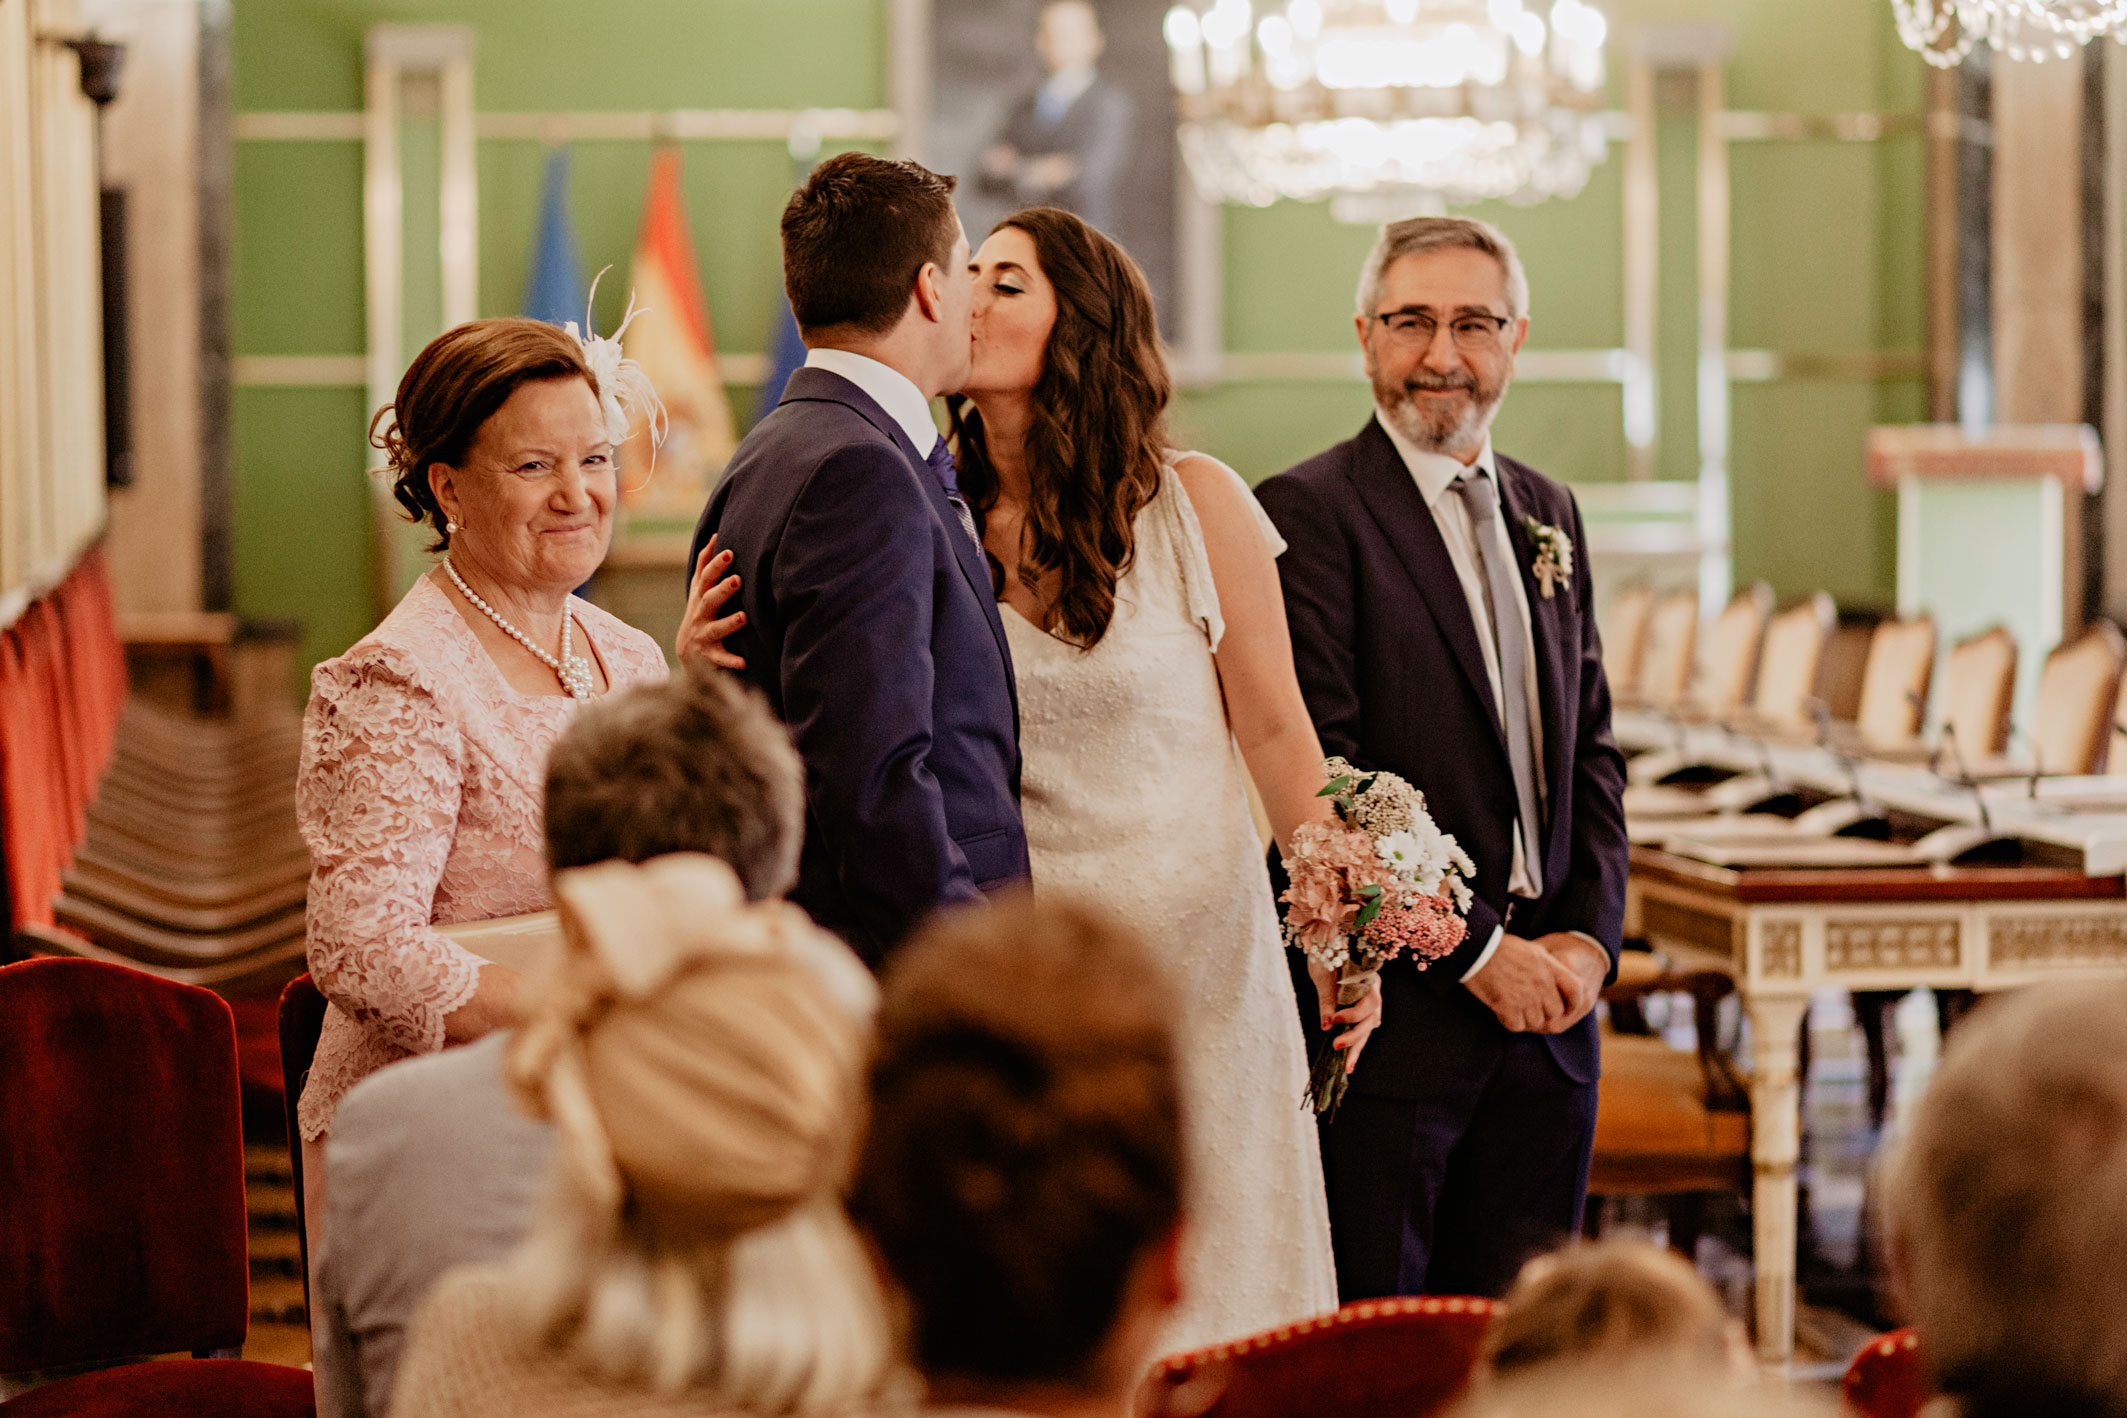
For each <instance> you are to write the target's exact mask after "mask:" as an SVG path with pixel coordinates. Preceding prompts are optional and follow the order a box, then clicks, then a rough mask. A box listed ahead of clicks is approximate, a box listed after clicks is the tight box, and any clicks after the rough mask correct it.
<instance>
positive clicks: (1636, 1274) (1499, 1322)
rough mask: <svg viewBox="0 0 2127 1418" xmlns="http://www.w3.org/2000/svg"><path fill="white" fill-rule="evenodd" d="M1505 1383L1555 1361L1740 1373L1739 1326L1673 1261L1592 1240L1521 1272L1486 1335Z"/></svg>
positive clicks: (1743, 1359) (1745, 1356)
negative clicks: (1504, 1304)
mask: <svg viewBox="0 0 2127 1418" xmlns="http://www.w3.org/2000/svg"><path fill="white" fill-rule="evenodd" d="M1484 1358H1485V1364H1486V1367H1487V1368H1488V1369H1489V1371H1490V1372H1491V1373H1492V1374H1494V1375H1495V1376H1498V1377H1502V1378H1504V1377H1506V1376H1508V1375H1512V1374H1519V1373H1525V1372H1530V1371H1533V1370H1537V1369H1541V1368H1544V1367H1546V1366H1549V1365H1555V1364H1561V1363H1617V1364H1624V1363H1641V1362H1644V1363H1651V1364H1657V1365H1664V1366H1673V1367H1678V1368H1685V1369H1696V1370H1699V1371H1702V1372H1704V1373H1705V1374H1707V1375H1709V1376H1717V1375H1720V1374H1723V1373H1731V1374H1735V1375H1737V1376H1739V1377H1740V1376H1748V1375H1749V1374H1750V1372H1751V1361H1750V1352H1749V1350H1748V1348H1746V1347H1745V1344H1744V1336H1743V1327H1742V1326H1741V1325H1740V1324H1738V1323H1737V1322H1736V1321H1735V1320H1734V1319H1733V1318H1732V1317H1730V1315H1729V1313H1728V1311H1727V1310H1726V1309H1724V1308H1723V1307H1722V1305H1721V1297H1720V1296H1718V1295H1716V1294H1715V1293H1714V1292H1713V1288H1712V1287H1711V1286H1709V1285H1708V1284H1707V1283H1706V1282H1705V1281H1704V1280H1702V1279H1700V1278H1699V1273H1698V1272H1697V1271H1696V1270H1693V1269H1692V1268H1691V1266H1690V1265H1689V1264H1687V1263H1686V1262H1685V1261H1684V1260H1683V1259H1682V1258H1681V1257H1680V1256H1678V1255H1676V1254H1675V1253H1674V1252H1671V1251H1667V1250H1664V1249H1662V1248H1660V1247H1658V1246H1653V1245H1649V1244H1647V1243H1646V1242H1643V1241H1600V1242H1597V1243H1595V1244H1593V1245H1586V1246H1573V1247H1570V1248H1568V1249H1566V1250H1563V1251H1559V1252H1556V1253H1555V1254H1552V1255H1546V1256H1538V1257H1537V1258H1536V1259H1535V1260H1532V1261H1530V1262H1529V1263H1528V1265H1527V1266H1525V1267H1523V1269H1522V1272H1521V1276H1520V1278H1519V1279H1517V1280H1516V1281H1515V1282H1514V1288H1513V1290H1512V1291H1511V1292H1509V1294H1508V1295H1507V1300H1506V1307H1505V1308H1504V1309H1503V1310H1502V1311H1501V1312H1500V1313H1499V1314H1498V1316H1497V1317H1496V1318H1495V1319H1494V1320H1493V1321H1492V1328H1491V1330H1490V1332H1489V1333H1487V1334H1486V1336H1485V1347H1484Z"/></svg>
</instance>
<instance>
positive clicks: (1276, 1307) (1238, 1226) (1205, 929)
mask: <svg viewBox="0 0 2127 1418" xmlns="http://www.w3.org/2000/svg"><path fill="white" fill-rule="evenodd" d="M1178 456H1188V455H1178ZM1220 467H1221V469H1222V470H1223V471H1224V473H1225V475H1226V476H1228V477H1231V478H1233V479H1234V481H1235V482H1236V483H1239V482H1240V475H1239V474H1238V473H1235V472H1234V471H1233V470H1232V469H1230V468H1225V467H1224V465H1223V464H1221V465H1220ZM1244 491H1245V488H1244ZM1249 505H1250V506H1254V505H1255V499H1254V497H1253V496H1250V497H1249ZM1257 516H1258V518H1259V519H1260V520H1261V523H1262V528H1263V534H1264V537H1265V539H1266V540H1267V541H1268V542H1269V543H1270V546H1271V549H1272V551H1273V553H1274V554H1275V553H1282V552H1283V551H1284V549H1285V544H1284V542H1283V540H1282V539H1281V538H1279V536H1278V534H1277V531H1276V529H1275V528H1274V527H1272V526H1271V524H1270V520H1269V518H1268V517H1265V516H1263V514H1262V513H1261V511H1260V510H1258V512H1257ZM1136 530H1137V554H1136V559H1135V561H1134V562H1133V563H1132V565H1131V567H1130V569H1129V570H1128V571H1127V572H1126V573H1125V574H1124V576H1123V579H1122V581H1121V582H1120V584H1119V585H1118V586H1117V587H1116V596H1115V618H1114V620H1113V622H1112V623H1111V624H1110V625H1109V627H1108V631H1107V634H1106V635H1104V636H1103V637H1102V638H1101V640H1100V643H1099V644H1097V645H1096V646H1094V648H1093V649H1092V650H1090V651H1082V650H1080V649H1078V648H1077V647H1076V646H1073V645H1071V644H1068V643H1066V642H1064V641H1062V640H1059V639H1057V638H1055V637H1054V636H1051V635H1048V634H1045V633H1043V632H1042V631H1041V630H1039V629H1037V628H1036V627H1035V626H1033V625H1032V624H1031V623H1029V622H1028V621H1027V620H1026V619H1025V618H1024V617H1022V616H1020V615H1019V614H1018V613H1017V612H1015V611H1014V610H1012V609H1011V608H1010V607H1009V606H1004V605H1000V607H999V611H1000V613H1001V614H1002V615H1003V617H1004V622H1005V629H1006V634H1007V636H1008V637H1009V639H1010V641H1011V647H1012V663H1013V667H1014V670H1015V672H1016V673H1017V675H1018V679H1019V710H1020V750H1021V754H1022V757H1023V760H1024V767H1023V770H1022V787H1021V805H1022V808H1023V810H1024V814H1025V818H1026V831H1027V846H1028V849H1029V851H1030V853H1031V855H1032V858H1033V873H1034V891H1035V895H1036V896H1037V897H1039V896H1045V895H1057V896H1063V895H1069V896H1073V897H1077V898H1080V899H1085V900H1090V901H1093V902H1095V903H1097V904H1099V905H1101V906H1103V907H1105V908H1107V909H1108V910H1109V911H1110V912H1112V913H1114V914H1115V915H1116V916H1118V917H1119V918H1120V919H1122V920H1124V921H1126V922H1128V923H1129V924H1130V925H1131V926H1133V927H1134V928H1136V929H1137V930H1138V931H1139V932H1140V933H1141V934H1142V935H1143V936H1144V938H1145V939H1146V940H1147V941H1148V942H1149V943H1150V945H1151V946H1152V947H1153V949H1155V950H1156V951H1158V952H1159V953H1160V954H1161V955H1162V956H1163V957H1164V958H1165V959H1166V960H1167V962H1168V964H1169V967H1170V969H1171V970H1172V971H1173V973H1174V976H1175V978H1176V980H1177V982H1178V983H1179V985H1180V986H1181V989H1182V1004H1181V1052H1182V1074H1183V1103H1184V1108H1185V1118H1184V1124H1185V1128H1186V1130H1187V1136H1186V1148H1187V1151H1186V1155H1187V1157H1188V1159H1189V1163H1190V1172H1191V1191H1190V1198H1189V1200H1190V1215H1189V1226H1188V1230H1187V1233H1186V1237H1185V1241H1184V1246H1185V1254H1184V1279H1185V1284H1186V1289H1187V1293H1186V1295H1185V1297H1184V1300H1183V1305H1182V1308H1181V1309H1180V1310H1179V1311H1178V1312H1177V1314H1176V1316H1175V1318H1174V1320H1173V1321H1172V1322H1171V1323H1170V1325H1169V1328H1168V1331H1167V1333H1166V1335H1165V1337H1164V1349H1163V1351H1162V1352H1167V1353H1172V1352H1175V1351H1178V1350H1183V1349H1191V1348H1196V1347H1199V1346H1202V1345H1207V1344H1216V1343H1222V1342H1224V1341H1226V1340H1230V1339H1237V1338H1240V1337H1242V1336H1244V1335H1248V1334H1252V1333H1254V1332H1256V1331H1258V1330H1262V1329H1267V1328H1270V1327H1272V1326H1274V1325H1279V1324H1284V1323H1288V1322H1290V1321H1293V1320H1297V1319H1302V1318H1304V1317H1306V1316H1309V1315H1313V1314H1318V1313H1320V1312H1322V1311H1325V1310H1332V1309H1335V1308H1336V1305H1337V1285H1336V1271H1335V1266H1334V1263H1333V1262H1332V1260H1331V1258H1330V1248H1329V1211H1328V1206H1327V1203H1326V1201H1325V1199H1324V1194H1323V1187H1322V1162H1321V1155H1320V1152H1319V1150H1318V1146H1317V1142H1316V1138H1315V1126H1314V1120H1313V1117H1312V1116H1311V1115H1310V1114H1309V1113H1307V1112H1306V1111H1304V1110H1303V1109H1302V1107H1301V1102H1300V1100H1301V1094H1302V1093H1303V1091H1304V1090H1305V1088H1306V1083H1307V1059H1306V1052H1305V1046H1304V1044H1303V1043H1302V1040H1301V1035H1300V1025H1299V1020H1298V1017H1297V1014H1296V1012H1295V1008H1294V1004H1293V990H1292V983H1291V977H1290V975H1289V974H1288V973H1287V971H1286V964H1285V958H1284V954H1285V952H1284V947H1283V945H1282V944H1281V943H1280V941H1279V939H1278V922H1277V915H1276V908H1275V906H1274V904H1273V902H1272V899H1271V894H1270V883H1269V879H1268V873H1267V872H1266V871H1265V868H1264V863H1263V852H1262V850H1261V847H1260V845H1259V842H1258V839H1257V836H1256V829H1255V824H1254V821H1253V819H1252V817H1251V815H1250V812H1249V807H1248V799H1247V789H1246V788H1245V787H1244V786H1243V782H1244V780H1243V773H1244V771H1245V770H1244V768H1243V765H1242V762H1241V756H1240V751H1239V749H1238V747H1237V746H1236V745H1235V743H1234V739H1233V731H1232V729H1231V728H1230V727H1229V725H1228V723H1227V720H1226V707H1225V700H1224V698H1223V696H1222V694H1221V692H1220V688H1219V678H1218V671H1217V669H1216V667H1215V666H1214V664H1213V661H1212V652H1213V651H1214V650H1216V649H1217V648H1218V644H1219V640H1220V638H1221V636H1222V635H1223V634H1224V632H1225V622H1224V620H1223V619H1222V618H1221V617H1220V615H1219V602H1218V594H1217V591H1216V589H1215V587H1214V586H1213V584H1212V579H1211V566H1210V562H1209V560H1208V559H1207V558H1206V555H1205V551H1204V539H1203V533H1202V531H1201V529H1200V528H1199V526H1198V523H1197V519H1196V513H1195V511H1194V510H1193V509H1192V508H1191V506H1190V503H1189V496H1188V494H1187V492H1186V491H1185V490H1184V489H1183V486H1182V483H1181V479H1180V478H1179V477H1178V476H1177V475H1176V473H1175V471H1174V469H1173V467H1172V466H1171V464H1170V466H1169V467H1168V468H1167V469H1166V470H1165V472H1164V473H1163V474H1162V476H1161V479H1160V488H1159V492H1158V493H1157V494H1156V495H1155V496H1154V498H1153V499H1152V501H1151V502H1150V503H1148V504H1147V505H1146V506H1145V508H1144V510H1143V511H1141V512H1140V513H1139V514H1138V517H1137V524H1136Z"/></svg>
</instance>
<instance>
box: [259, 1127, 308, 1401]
mask: <svg viewBox="0 0 2127 1418" xmlns="http://www.w3.org/2000/svg"><path fill="white" fill-rule="evenodd" d="M244 1199H245V1201H246V1203H247V1204H248V1208H249V1210H250V1213H251V1332H250V1334H249V1335H247V1336H246V1337H245V1339H244V1357H245V1358H246V1359H258V1360H261V1361H263V1362H265V1363H269V1364H294V1365H301V1366H308V1364H309V1363H310V1329H309V1327H308V1326H307V1325H305V1324H304V1323H303V1270H302V1260H301V1255H302V1250H301V1247H300V1245H299V1242H298V1237H297V1234H296V1224H295V1177H294V1175H293V1174H292V1172H291V1171H290V1169H289V1165H288V1149H287V1148H286V1147H284V1146H282V1145H280V1144H279V1143H270V1144H254V1145H252V1146H249V1147H246V1148H245V1149H244Z"/></svg>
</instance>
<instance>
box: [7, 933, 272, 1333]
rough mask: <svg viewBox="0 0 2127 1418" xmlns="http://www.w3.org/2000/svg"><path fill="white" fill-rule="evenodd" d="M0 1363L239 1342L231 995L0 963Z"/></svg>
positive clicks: (240, 1183) (242, 1301)
mask: <svg viewBox="0 0 2127 1418" xmlns="http://www.w3.org/2000/svg"><path fill="white" fill-rule="evenodd" d="M0 1020H5V1021H6V1023H5V1026H4V1028H5V1031H6V1032H5V1039H6V1046H5V1047H4V1048H0V1138H5V1139H6V1143H5V1145H4V1146H0V1197H5V1198H6V1201H5V1203H4V1204H0V1275H5V1276H7V1277H8V1281H7V1283H6V1284H4V1285H0V1373H10V1372H15V1371H18V1370H25V1369H49V1368H57V1367H59V1366H61V1365H64V1364H74V1363H82V1362H87V1361H91V1360H97V1359H114V1358H119V1357H123V1356H128V1355H136V1354H169V1353H173V1352H177V1351H184V1350H189V1351H192V1352H194V1353H198V1352H203V1351H206V1350H226V1349H234V1348H236V1347H238V1346H240V1345H242V1344H243V1342H244V1334H245V1330H246V1327H247V1324H248V1322H249V1318H250V1312H249V1307H250V1298H249V1282H250V1261H249V1257H248V1254H247V1249H246V1243H245V1242H246V1238H245V1225H246V1221H245V1210H244V1135H243V1114H242V1104H241V1102H240V1101H239V1096H238V1085H237V1064H236V1026H235V1024H234V1023H233V1022H232V1020H231V1019H230V1015H229V1006H228V1005H226V1004H224V1003H223V1002H222V1001H221V999H220V998H219V997H218V996H216V995H214V994H213V993H211V992H209V991H207V990H203V989H199V988H197V987H196V986H192V985H181V984H177V983H176V982H174V981H170V980H163V979H158V978H156V977H155V976H153V975H148V974H144V973H142V972H141V971H138V970H129V969H126V968H125V967H124V966H120V965H107V964H104V963H102V962H100V961H94V960H62V959H39V960H27V961H24V962H22V963H21V964H18V965H8V966H4V967H0Z"/></svg>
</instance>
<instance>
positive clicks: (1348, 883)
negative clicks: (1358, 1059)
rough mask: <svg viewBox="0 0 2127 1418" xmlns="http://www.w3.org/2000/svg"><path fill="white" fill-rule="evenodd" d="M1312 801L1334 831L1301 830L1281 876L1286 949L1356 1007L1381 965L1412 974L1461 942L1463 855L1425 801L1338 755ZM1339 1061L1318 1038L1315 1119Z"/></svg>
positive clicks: (1331, 1091) (1331, 1107) (1321, 825)
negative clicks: (1331, 974) (1323, 972)
mask: <svg viewBox="0 0 2127 1418" xmlns="http://www.w3.org/2000/svg"><path fill="white" fill-rule="evenodd" d="M1322 767H1323V770H1324V771H1325V772H1327V773H1328V774H1329V782H1328V783H1327V784H1325V785H1324V786H1323V788H1322V791H1321V793H1320V794H1318V796H1320V797H1325V798H1328V799H1330V801H1331V802H1332V803H1333V804H1334V805H1335V807H1336V810H1337V821H1336V823H1335V824H1330V823H1326V822H1306V823H1302V824H1301V825H1300V827H1299V828H1298V830H1296V831H1295V832H1294V833H1293V838H1292V850H1291V851H1290V852H1288V853H1287V854H1286V856H1285V872H1286V875H1287V876H1289V877H1290V878H1291V879H1292V884H1291V885H1290V886H1289V887H1287V888H1286V890H1285V893H1284V895H1283V896H1281V897H1280V898H1279V899H1280V900H1282V901H1283V902H1284V903H1285V943H1286V944H1287V945H1292V946H1297V947H1298V948H1300V949H1301V950H1304V951H1305V952H1307V954H1308V956H1309V958H1311V959H1313V960H1316V961H1319V962H1320V963H1321V964H1323V965H1325V966H1327V967H1328V968H1329V969H1332V970H1335V971H1337V972H1338V973H1337V1007H1338V1008H1339V1009H1342V1008H1343V1007H1344V1006H1346V1005H1350V1004H1356V1003H1358V1002H1359V1001H1360V1000H1361V999H1363V998H1364V997H1365V995H1366V992H1367V990H1368V989H1370V988H1372V986H1373V984H1374V981H1375V980H1376V979H1377V978H1379V976H1380V972H1381V967H1382V966H1383V965H1385V964H1387V963H1388V962H1389V961H1391V960H1393V959H1395V958H1396V957H1397V956H1399V955H1409V956H1410V957H1411V958H1412V959H1413V960H1414V961H1415V962H1416V963H1417V966H1418V968H1419V969H1421V970H1423V969H1424V968H1425V967H1426V966H1428V965H1430V964H1432V962H1433V961H1435V960H1438V959H1439V958H1440V957H1441V956H1443V955H1446V954H1447V953H1448V952H1450V951H1452V950H1453V949H1454V948H1455V947H1456V946H1458V945H1460V944H1461V943H1462V938H1463V935H1464V934H1465V933H1466V932H1467V931H1468V929H1469V927H1468V925H1467V924H1466V923H1465V922H1464V921H1463V918H1462V915H1461V913H1462V912H1463V911H1466V910H1468V909H1469V905H1470V888H1469V885H1468V882H1467V878H1469V877H1472V876H1475V875H1476V874H1477V868H1476V866H1475V865H1474V864H1473V863H1472V862H1471V861H1470V858H1469V854H1468V853H1466V852H1464V851H1463V850H1462V848H1461V847H1460V846H1458V845H1457V844H1456V841H1455V839H1454V838H1453V837H1451V836H1449V835H1448V834H1447V833H1445V832H1442V831H1441V830H1440V828H1439V826H1438V825H1437V824H1435V823H1434V821H1433V819H1432V816H1431V815H1430V814H1429V813H1427V812H1426V810H1425V794H1423V793H1421V792H1419V791H1418V790H1417V789H1416V788H1414V787H1412V786H1411V785H1410V784H1409V783H1407V782H1405V781H1404V780H1403V779H1401V778H1399V777H1397V776H1396V775H1395V774H1393V773H1361V772H1359V771H1358V770H1357V769H1355V768H1353V767H1352V766H1351V764H1349V763H1347V762H1346V761H1345V760H1343V759H1341V758H1332V759H1329V760H1327V761H1325V762H1324V763H1323V765H1322ZM1344 1062H1345V1056H1344V1055H1343V1054H1342V1053H1341V1052H1339V1051H1338V1050H1337V1049H1335V1048H1333V1047H1331V1045H1330V1041H1329V1040H1328V1039H1324V1040H1323V1041H1322V1047H1321V1049H1320V1050H1319V1051H1318V1052H1317V1053H1316V1055H1315V1060H1314V1068H1313V1069H1312V1071H1311V1072H1310V1074H1309V1076H1308V1081H1307V1101H1308V1102H1310V1103H1311V1104H1312V1105H1313V1107H1314V1110H1315V1113H1316V1114H1317V1115H1318V1116H1320V1115H1323V1114H1330V1115H1334V1114H1335V1113H1336V1111H1337V1104H1338V1103H1340V1102H1342V1101H1343V1098H1344V1090H1345V1088H1346V1087H1347V1086H1348V1075H1347V1074H1346V1073H1345V1068H1344Z"/></svg>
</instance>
